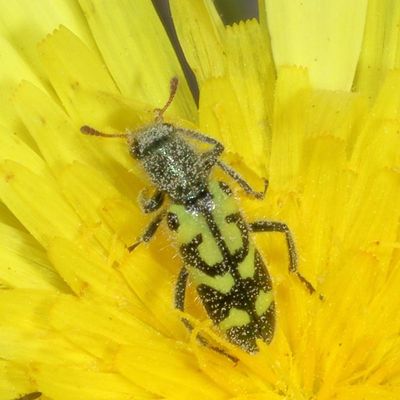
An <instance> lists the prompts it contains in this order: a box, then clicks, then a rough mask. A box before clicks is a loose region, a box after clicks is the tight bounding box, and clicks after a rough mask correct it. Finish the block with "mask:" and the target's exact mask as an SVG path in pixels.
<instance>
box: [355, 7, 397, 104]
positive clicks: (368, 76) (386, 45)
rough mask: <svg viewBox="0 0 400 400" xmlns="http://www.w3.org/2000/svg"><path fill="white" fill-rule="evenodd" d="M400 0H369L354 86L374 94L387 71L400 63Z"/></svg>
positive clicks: (371, 96) (370, 94)
mask: <svg viewBox="0 0 400 400" xmlns="http://www.w3.org/2000/svg"><path fill="white" fill-rule="evenodd" d="M399 19H400V3H399V2H397V1H391V0H369V1H368V10H367V15H366V25H365V32H364V39H363V46H362V51H361V54H360V59H359V63H358V67H357V76H356V80H355V90H357V91H361V92H363V93H365V94H366V95H367V96H369V97H370V98H373V97H374V96H375V95H376V93H377V91H378V90H379V86H380V85H381V84H382V82H383V80H384V78H385V75H386V72H387V71H389V70H391V69H395V68H398V67H399V66H400V59H399V50H400V48H399V26H398V22H399Z"/></svg>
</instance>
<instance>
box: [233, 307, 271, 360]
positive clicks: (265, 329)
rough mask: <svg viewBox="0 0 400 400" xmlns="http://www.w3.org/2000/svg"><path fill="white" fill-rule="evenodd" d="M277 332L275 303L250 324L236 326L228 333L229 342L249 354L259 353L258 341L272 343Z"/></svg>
mask: <svg viewBox="0 0 400 400" xmlns="http://www.w3.org/2000/svg"><path fill="white" fill-rule="evenodd" d="M274 330H275V303H274V302H272V303H271V305H270V306H269V308H268V310H267V311H266V312H265V313H264V314H263V315H261V316H257V318H252V319H251V321H250V323H248V324H247V325H243V326H234V327H232V328H229V329H228V330H227V332H226V334H227V336H228V338H229V341H230V342H232V343H234V344H236V345H237V346H240V347H241V348H243V349H244V350H246V351H247V352H249V353H256V352H257V351H258V347H257V343H256V339H262V340H264V341H265V342H266V343H270V342H271V340H272V338H273V336H274Z"/></svg>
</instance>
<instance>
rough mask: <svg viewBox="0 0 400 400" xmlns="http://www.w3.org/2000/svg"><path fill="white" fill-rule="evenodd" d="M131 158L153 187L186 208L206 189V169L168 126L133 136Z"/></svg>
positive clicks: (146, 130) (163, 125) (149, 128)
mask: <svg viewBox="0 0 400 400" xmlns="http://www.w3.org/2000/svg"><path fill="white" fill-rule="evenodd" d="M135 146H136V149H135V151H136V153H135V155H134V156H135V157H136V158H138V159H139V161H140V162H141V163H142V165H143V167H144V169H145V170H146V172H147V174H148V176H149V177H150V179H151V180H152V182H153V184H154V185H155V186H156V187H157V188H158V189H159V190H161V191H164V192H166V193H168V195H169V196H170V197H171V199H172V200H173V201H175V202H177V203H180V204H185V205H190V204H192V203H193V202H196V199H198V198H200V197H201V196H202V195H203V193H205V192H206V189H207V179H208V175H209V173H210V171H209V169H208V170H207V169H206V168H204V163H203V160H202V157H201V154H200V153H198V152H197V151H196V150H195V149H194V148H193V147H192V146H191V145H190V144H189V143H188V142H187V141H186V140H184V138H182V137H181V135H180V133H179V129H177V128H175V127H173V126H171V125H169V124H155V125H153V126H150V127H148V128H147V129H145V130H143V131H141V132H140V133H138V134H137V136H136V145H135Z"/></svg>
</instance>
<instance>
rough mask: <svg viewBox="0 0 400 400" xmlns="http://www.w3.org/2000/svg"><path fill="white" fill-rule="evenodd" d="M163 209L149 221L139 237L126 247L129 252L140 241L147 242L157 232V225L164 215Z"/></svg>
mask: <svg viewBox="0 0 400 400" xmlns="http://www.w3.org/2000/svg"><path fill="white" fill-rule="evenodd" d="M165 214H166V212H165V210H163V211H161V212H160V213H159V214H158V215H157V216H156V217H155V218H154V219H153V221H151V222H150V224H149V226H148V227H147V229H146V230H145V232H144V234H143V235H142V236H141V237H140V238H139V240H138V241H137V242H136V243H134V244H132V245H131V246H129V247H128V251H129V252H131V251H133V250H134V249H136V247H137V246H139V244H140V243H142V242H148V241H150V239H151V238H152V237H153V236H154V234H155V233H156V232H157V229H158V227H159V226H160V224H161V221H162V220H163V218H164V217H165Z"/></svg>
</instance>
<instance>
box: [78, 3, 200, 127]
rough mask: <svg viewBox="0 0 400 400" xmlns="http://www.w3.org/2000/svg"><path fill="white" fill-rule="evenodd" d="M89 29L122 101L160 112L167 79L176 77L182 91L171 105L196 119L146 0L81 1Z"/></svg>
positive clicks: (171, 52)
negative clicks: (130, 101)
mask: <svg viewBox="0 0 400 400" xmlns="http://www.w3.org/2000/svg"><path fill="white" fill-rule="evenodd" d="M79 3H80V5H81V7H82V9H83V12H84V13H85V16H86V18H87V20H88V23H89V26H90V29H91V31H92V33H93V36H94V38H95V40H96V43H97V45H98V47H99V49H100V52H101V53H102V56H103V58H104V60H105V63H106V65H107V67H108V69H109V71H110V72H111V75H112V77H113V79H114V81H115V82H116V84H117V86H118V88H119V90H120V91H121V92H122V94H123V95H124V96H127V97H132V98H134V99H136V100H140V101H143V102H145V103H148V104H152V105H153V106H156V107H161V106H162V105H163V104H164V103H165V101H166V99H167V98H168V89H169V85H168V84H169V81H170V79H171V78H172V77H173V76H175V75H177V76H178V77H179V78H181V79H180V82H181V85H180V90H179V92H178V94H177V96H176V100H174V102H173V104H172V105H171V110H179V111H180V115H182V116H184V117H185V118H186V119H189V120H195V119H196V112H195V106H194V101H193V99H192V96H191V94H190V92H189V88H188V86H187V84H186V82H185V80H184V79H183V73H182V70H181V67H180V65H179V62H178V60H177V58H176V56H175V52H174V50H173V48H172V45H171V43H170V42H169V39H168V37H167V34H166V33H165V30H164V28H163V26H162V24H161V22H160V20H159V18H158V16H157V13H156V11H155V10H154V8H153V5H152V4H151V2H149V1H147V0H137V1H135V2H134V3H132V2H131V1H128V0H123V1H120V2H119V3H118V7H116V6H115V4H114V3H112V2H109V1H107V0H101V1H92V0H80V2H79Z"/></svg>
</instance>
